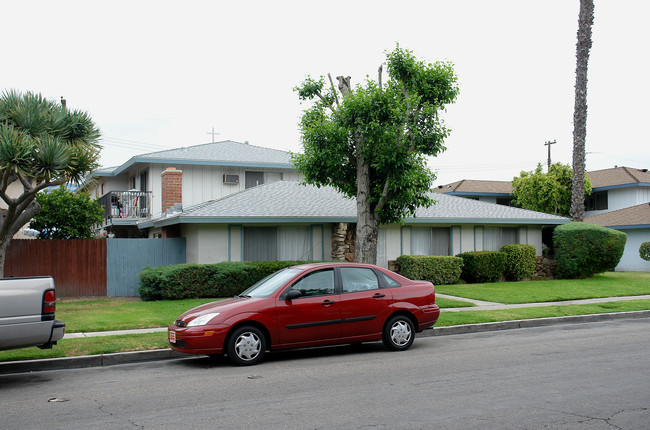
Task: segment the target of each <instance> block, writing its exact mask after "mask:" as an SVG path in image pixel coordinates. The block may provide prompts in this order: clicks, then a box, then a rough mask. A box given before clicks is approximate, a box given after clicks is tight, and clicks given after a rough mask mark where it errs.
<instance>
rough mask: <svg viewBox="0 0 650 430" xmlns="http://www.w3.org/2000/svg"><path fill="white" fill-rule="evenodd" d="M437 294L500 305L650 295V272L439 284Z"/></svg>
mask: <svg viewBox="0 0 650 430" xmlns="http://www.w3.org/2000/svg"><path fill="white" fill-rule="evenodd" d="M436 291H437V292H438V293H441V294H449V295H452V296H457V297H465V298H469V299H476V300H485V301H488V302H497V303H506V304H513V303H538V302H556V301H561V300H577V299H591V298H598V297H619V296H636V295H642V294H650V273H645V272H608V273H604V274H601V275H596V276H594V277H593V278H591V279H556V280H553V281H523V282H498V283H492V284H463V285H438V286H436Z"/></svg>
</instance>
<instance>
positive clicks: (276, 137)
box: [0, 0, 650, 185]
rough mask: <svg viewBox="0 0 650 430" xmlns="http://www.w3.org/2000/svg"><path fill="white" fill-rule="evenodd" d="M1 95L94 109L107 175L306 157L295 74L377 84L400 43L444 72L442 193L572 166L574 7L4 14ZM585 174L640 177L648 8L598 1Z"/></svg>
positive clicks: (289, 6) (473, 4) (406, 5)
mask: <svg viewBox="0 0 650 430" xmlns="http://www.w3.org/2000/svg"><path fill="white" fill-rule="evenodd" d="M4 3H5V4H3V7H2V10H3V18H4V19H3V23H2V25H1V26H0V35H1V39H2V40H3V51H4V52H3V57H4V60H3V61H2V66H1V67H0V83H1V85H2V88H3V89H11V88H13V89H18V90H21V91H28V90H29V91H33V92H40V93H42V94H43V95H44V96H46V97H48V98H51V99H56V100H59V99H60V97H61V96H63V97H65V98H66V99H67V103H68V106H69V107H70V108H74V109H80V110H84V111H88V112H89V113H90V114H91V116H92V118H93V119H94V120H95V122H96V123H97V125H98V126H99V128H100V129H101V131H102V135H103V142H102V144H103V145H104V149H103V150H102V156H101V160H100V161H101V163H102V165H103V166H114V165H119V164H122V163H124V162H125V161H127V160H128V159H129V158H130V157H132V156H134V155H137V154H143V153H147V152H153V151H159V150H164V149H167V148H177V147H182V146H192V145H198V144H202V143H209V142H211V141H212V135H211V131H212V128H213V127H214V131H215V133H218V134H216V135H215V141H219V140H235V141H240V142H244V141H248V142H249V143H250V144H252V145H258V146H263V147H269V148H276V149H282V150H287V151H293V152H300V149H301V145H300V134H299V130H298V125H297V124H298V122H299V119H300V115H301V112H302V110H303V109H304V108H305V106H301V105H300V102H299V100H298V97H297V95H296V94H295V92H294V91H293V88H294V87H295V86H296V85H298V84H299V83H300V82H301V81H302V80H303V79H304V78H305V77H306V76H307V75H312V76H314V77H318V76H320V75H326V74H327V73H328V72H329V73H331V74H332V76H337V75H349V76H351V77H352V82H353V83H355V82H357V83H358V82H363V81H364V80H365V79H366V75H370V77H371V78H372V79H375V78H376V73H377V68H378V66H379V64H381V63H382V62H384V61H385V51H387V50H392V49H393V48H394V47H395V44H396V43H397V42H399V44H400V46H402V47H404V48H407V49H410V50H413V51H414V54H415V55H416V56H417V57H418V58H420V59H423V60H426V61H428V62H434V61H438V60H447V61H451V62H452V63H454V64H455V70H456V72H457V74H458V77H459V85H460V96H459V97H458V101H457V102H456V104H454V105H452V106H450V107H449V108H448V110H447V112H446V113H445V114H444V118H445V121H446V124H447V126H448V127H450V128H451V129H452V134H451V136H450V137H449V138H448V139H447V140H446V146H447V151H446V152H444V153H443V154H442V155H440V156H438V157H437V158H435V159H432V160H431V161H430V163H429V165H430V167H431V168H432V169H433V170H434V171H437V172H438V180H437V181H436V185H440V184H445V183H449V182H453V181H456V180H460V179H497V180H511V179H512V177H513V176H516V175H518V174H519V172H520V171H521V170H533V169H534V168H535V166H536V165H537V163H538V162H542V163H544V164H546V159H547V147H546V146H544V143H545V142H546V141H549V140H556V141H557V143H556V144H555V145H553V146H552V161H553V162H558V161H559V162H562V163H569V164H570V163H571V149H572V144H573V137H572V133H573V124H572V121H573V103H574V84H575V45H576V32H577V28H578V11H579V1H578V0H545V1H543V2H541V1H522V0H493V1H484V0H476V1H462V0H457V1H448V0H444V1H442V0H428V1H408V0H404V1H402V2H396V1H383V0H372V1H356V0H348V1H345V2H339V1H329V2H322V1H318V2H316V1H307V0H302V1H282V0H276V1H252V0H249V1H228V2H226V1H217V0H213V1H185V2H180V1H174V2H171V1H161V0H156V1H132V0H130V1H119V0H117V1H116V0H112V1H86V0H84V1H49V0H48V1H29V0H21V1H17V0H16V1H11V2H8V1H7V2H4ZM595 3H596V6H595V23H594V27H593V48H592V50H591V58H590V60H589V84H588V106H589V111H588V122H587V152H588V155H587V170H597V169H603V168H609V167H613V166H614V165H619V166H620V165H624V166H630V167H639V168H648V167H650V150H649V148H650V138H649V137H648V136H649V134H648V132H647V123H648V121H649V114H650V109H649V108H648V100H650V79H649V78H648V76H649V74H650V73H649V72H650V70H649V69H650V67H649V66H650V59H649V55H648V45H649V42H650V35H649V32H650V29H649V27H648V26H647V22H646V21H647V17H648V16H649V15H650V2H648V1H646V0H595Z"/></svg>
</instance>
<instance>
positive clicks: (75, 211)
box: [30, 187, 104, 239]
mask: <svg viewBox="0 0 650 430" xmlns="http://www.w3.org/2000/svg"><path fill="white" fill-rule="evenodd" d="M36 202H37V203H38V204H39V205H41V211H40V213H38V214H37V215H36V216H35V217H34V218H33V219H32V221H31V223H30V228H33V229H34V230H38V231H39V232H40V233H39V238H41V239H92V238H94V237H95V235H96V231H97V226H98V225H101V223H102V221H103V220H104V210H103V209H102V207H101V206H100V205H99V203H98V202H97V200H94V199H92V198H91V197H90V196H89V195H88V194H86V193H73V192H71V191H68V190H66V189H65V187H60V188H58V189H56V190H53V191H50V192H41V193H39V194H38V195H37V196H36Z"/></svg>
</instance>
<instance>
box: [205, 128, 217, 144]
mask: <svg viewBox="0 0 650 430" xmlns="http://www.w3.org/2000/svg"><path fill="white" fill-rule="evenodd" d="M205 134H211V135H212V143H214V135H215V134H221V133H215V132H214V127H212V132H209V131H208V132H207V133H205Z"/></svg>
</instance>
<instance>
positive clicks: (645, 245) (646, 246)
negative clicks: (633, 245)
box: [639, 242, 650, 261]
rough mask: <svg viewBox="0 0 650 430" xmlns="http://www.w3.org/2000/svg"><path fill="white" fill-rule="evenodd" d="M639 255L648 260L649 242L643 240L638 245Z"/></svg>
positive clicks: (649, 257)
mask: <svg viewBox="0 0 650 430" xmlns="http://www.w3.org/2000/svg"><path fill="white" fill-rule="evenodd" d="M639 257H641V258H643V259H644V260H645V261H650V242H643V243H642V244H641V246H640V247H639Z"/></svg>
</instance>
